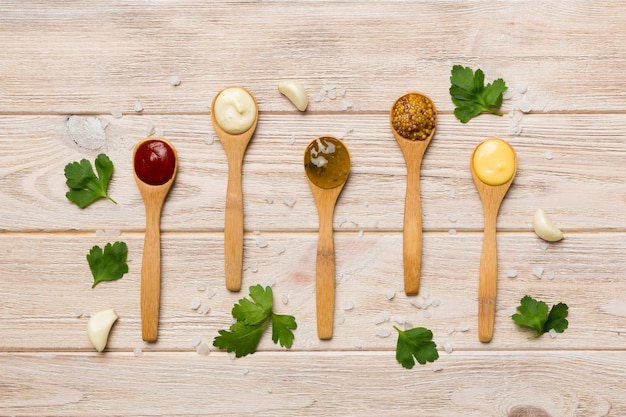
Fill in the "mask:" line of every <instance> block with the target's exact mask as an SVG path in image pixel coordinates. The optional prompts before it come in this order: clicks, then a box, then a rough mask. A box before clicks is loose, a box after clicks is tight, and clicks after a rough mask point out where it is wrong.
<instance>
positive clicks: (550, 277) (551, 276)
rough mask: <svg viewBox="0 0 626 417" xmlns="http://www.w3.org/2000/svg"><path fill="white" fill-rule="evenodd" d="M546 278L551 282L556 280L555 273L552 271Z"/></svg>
mask: <svg viewBox="0 0 626 417" xmlns="http://www.w3.org/2000/svg"><path fill="white" fill-rule="evenodd" d="M546 278H548V279H549V280H553V279H554V271H550V272H548V273H547V274H546Z"/></svg>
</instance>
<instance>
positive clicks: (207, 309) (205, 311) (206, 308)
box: [198, 304, 211, 315]
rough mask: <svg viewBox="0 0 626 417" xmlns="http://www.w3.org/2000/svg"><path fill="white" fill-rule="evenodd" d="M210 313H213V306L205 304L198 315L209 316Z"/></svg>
mask: <svg viewBox="0 0 626 417" xmlns="http://www.w3.org/2000/svg"><path fill="white" fill-rule="evenodd" d="M209 311H211V306H209V305H208V304H205V305H203V306H202V307H200V308H199V309H198V314H202V315H206V314H209Z"/></svg>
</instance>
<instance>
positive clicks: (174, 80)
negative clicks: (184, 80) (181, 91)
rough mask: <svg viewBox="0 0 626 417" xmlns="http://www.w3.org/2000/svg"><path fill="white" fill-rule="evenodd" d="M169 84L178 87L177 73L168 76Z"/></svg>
mask: <svg viewBox="0 0 626 417" xmlns="http://www.w3.org/2000/svg"><path fill="white" fill-rule="evenodd" d="M170 84H171V85H173V86H174V87H178V86H179V85H180V77H179V76H177V75H172V76H171V77H170Z"/></svg>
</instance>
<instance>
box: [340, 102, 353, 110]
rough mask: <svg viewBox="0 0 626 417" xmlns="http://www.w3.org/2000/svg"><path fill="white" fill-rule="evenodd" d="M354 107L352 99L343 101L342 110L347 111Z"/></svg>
mask: <svg viewBox="0 0 626 417" xmlns="http://www.w3.org/2000/svg"><path fill="white" fill-rule="evenodd" d="M351 108H352V102H351V101H350V100H342V101H341V110H343V111H346V110H348V109H351Z"/></svg>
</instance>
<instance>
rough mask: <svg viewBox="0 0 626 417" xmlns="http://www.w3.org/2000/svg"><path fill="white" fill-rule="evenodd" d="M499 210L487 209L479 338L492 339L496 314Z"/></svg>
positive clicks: (481, 339) (480, 280)
mask: <svg viewBox="0 0 626 417" xmlns="http://www.w3.org/2000/svg"><path fill="white" fill-rule="evenodd" d="M496 218H497V212H496V213H493V212H492V211H491V210H485V231H484V234H483V248H482V253H481V255H480V278H479V283H478V340H480V341H481V342H483V343H486V342H489V341H491V338H492V337H493V326H494V321H495V315H496V292H497V287H498V246H497V241H496Z"/></svg>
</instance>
